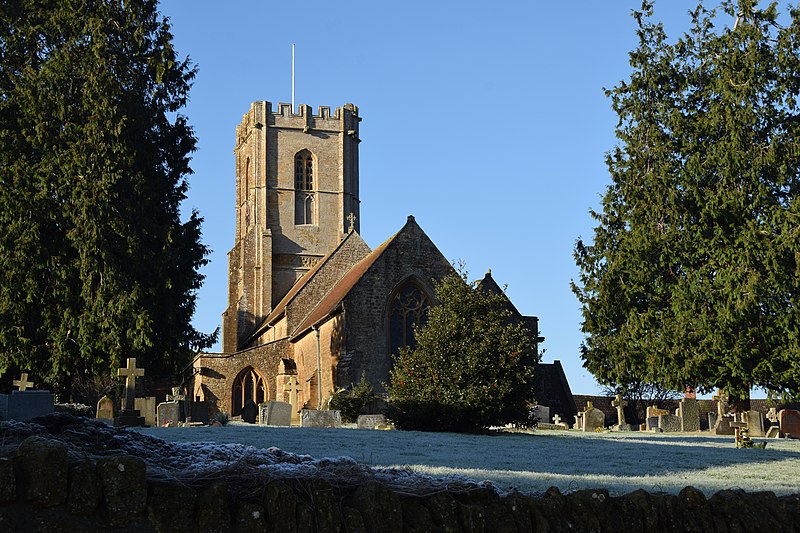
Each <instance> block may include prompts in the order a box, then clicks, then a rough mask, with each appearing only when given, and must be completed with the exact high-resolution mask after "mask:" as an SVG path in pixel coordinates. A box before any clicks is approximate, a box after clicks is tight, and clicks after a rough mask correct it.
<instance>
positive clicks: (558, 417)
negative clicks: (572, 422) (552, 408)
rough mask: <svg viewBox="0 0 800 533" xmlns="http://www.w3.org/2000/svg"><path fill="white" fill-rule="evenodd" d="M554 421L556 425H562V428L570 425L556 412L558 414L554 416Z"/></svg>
mask: <svg viewBox="0 0 800 533" xmlns="http://www.w3.org/2000/svg"><path fill="white" fill-rule="evenodd" d="M553 423H554V424H555V425H556V426H561V429H569V425H568V424H567V423H566V422H562V421H561V415H559V414H558V413H556V415H555V416H554V417H553Z"/></svg>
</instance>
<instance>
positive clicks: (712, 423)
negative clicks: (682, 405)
mask: <svg viewBox="0 0 800 533" xmlns="http://www.w3.org/2000/svg"><path fill="white" fill-rule="evenodd" d="M706 414H707V415H708V429H709V431H714V428H715V427H716V425H717V413H712V412H710V411H709V412H708V413H706Z"/></svg>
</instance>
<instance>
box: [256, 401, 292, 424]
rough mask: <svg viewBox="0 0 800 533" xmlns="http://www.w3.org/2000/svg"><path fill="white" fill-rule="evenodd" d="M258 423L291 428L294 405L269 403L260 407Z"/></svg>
mask: <svg viewBox="0 0 800 533" xmlns="http://www.w3.org/2000/svg"><path fill="white" fill-rule="evenodd" d="M258 410H259V414H258V423H259V424H266V425H268V426H291V425H292V404H290V403H288V402H274V401H273V402H267V403H262V404H260V405H259V406H258Z"/></svg>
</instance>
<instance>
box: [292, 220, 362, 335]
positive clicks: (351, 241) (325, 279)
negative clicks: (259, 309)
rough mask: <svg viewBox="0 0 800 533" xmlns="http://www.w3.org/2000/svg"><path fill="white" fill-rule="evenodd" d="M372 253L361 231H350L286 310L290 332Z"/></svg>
mask: <svg viewBox="0 0 800 533" xmlns="http://www.w3.org/2000/svg"><path fill="white" fill-rule="evenodd" d="M369 252H370V249H369V246H367V244H366V243H365V242H364V240H363V239H362V238H361V236H359V235H358V233H350V234H349V235H348V236H347V237H346V238H345V241H344V242H343V243H342V244H341V246H340V247H339V249H338V250H337V251H336V253H335V254H333V255H332V256H331V257H330V258H329V259H328V261H327V262H326V263H325V264H324V265H322V267H321V268H320V269H319V270H318V271H317V272H316V273H315V274H314V276H313V277H312V278H311V279H310V280H309V281H308V283H307V284H306V285H305V286H304V287H303V289H302V290H301V291H300V292H299V293H297V296H295V298H294V300H293V301H292V302H291V303H290V304H289V305H288V307H287V309H286V319H287V326H288V331H289V332H293V331H294V328H296V327H297V326H299V325H300V322H302V320H303V319H304V318H305V317H307V316H308V314H309V313H311V311H313V310H314V308H316V306H317V305H318V304H319V303H320V302H321V301H322V299H323V298H324V297H325V295H326V294H327V293H328V292H329V291H330V290H331V289H332V288H333V287H334V286H335V285H336V284H337V283H338V282H339V281H340V280H341V279H342V278H343V277H344V275H345V274H347V272H348V271H349V270H350V269H351V268H352V267H353V265H355V264H356V263H357V262H359V261H360V260H361V259H363V258H364V257H366V256H367V255H368V254H369Z"/></svg>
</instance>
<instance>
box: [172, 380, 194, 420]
mask: <svg viewBox="0 0 800 533" xmlns="http://www.w3.org/2000/svg"><path fill="white" fill-rule="evenodd" d="M167 401H168V402H178V405H179V406H180V408H181V412H180V417H179V420H180V421H181V422H183V421H185V420H186V417H187V416H189V408H188V402H187V400H186V395H185V394H183V391H181V388H180V387H172V394H167Z"/></svg>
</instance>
